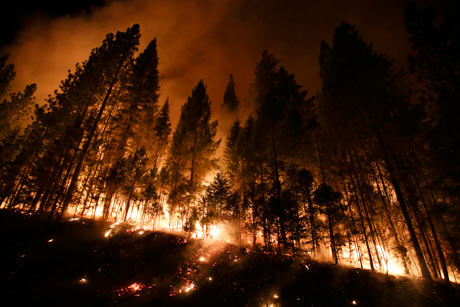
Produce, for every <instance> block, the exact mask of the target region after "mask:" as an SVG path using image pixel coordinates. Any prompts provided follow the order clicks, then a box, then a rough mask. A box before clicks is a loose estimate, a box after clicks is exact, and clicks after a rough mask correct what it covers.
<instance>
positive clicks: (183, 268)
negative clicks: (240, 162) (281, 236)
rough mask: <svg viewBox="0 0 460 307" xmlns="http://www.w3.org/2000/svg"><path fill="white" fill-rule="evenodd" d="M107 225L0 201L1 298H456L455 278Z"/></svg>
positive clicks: (164, 301)
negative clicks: (399, 273)
mask: <svg viewBox="0 0 460 307" xmlns="http://www.w3.org/2000/svg"><path fill="white" fill-rule="evenodd" d="M109 226H110V225H109V224H108V223H105V222H96V221H91V220H81V219H79V220H73V221H70V220H67V221H65V222H62V223H59V224H55V223H46V222H44V221H42V220H40V219H38V218H37V217H35V216H27V215H24V214H22V213H19V212H16V213H13V212H7V211H4V210H2V211H0V240H1V241H0V242H2V243H3V247H2V251H1V253H0V263H1V264H2V265H1V274H2V275H1V276H2V278H1V282H2V284H3V285H2V294H3V295H2V296H3V301H4V302H10V303H8V304H6V305H11V306H22V305H32V304H33V305H38V306H46V305H60V306H70V305H84V306H89V305H102V306H105V305H122V306H133V305H153V306H177V305H187V306H195V305H206V306H230V305H232V306H270V305H273V306H332V305H333V306H353V305H359V306H458V305H460V287H458V286H457V285H445V284H442V283H430V282H427V281H424V280H421V279H412V278H407V277H395V276H387V275H384V274H378V273H371V272H369V271H366V270H360V269H353V268H347V267H343V266H336V265H333V264H327V263H319V262H315V261H313V260H312V259H308V258H293V257H290V256H282V255H275V254H272V253H267V252H265V253H264V252H262V251H251V250H249V249H244V248H243V249H241V248H238V247H236V246H234V245H231V244H227V243H225V242H220V241H214V242H206V241H202V240H193V239H187V238H186V237H183V236H179V235H173V234H168V233H162V232H154V231H142V230H140V229H135V228H130V227H129V226H126V225H117V226H116V227H114V228H113V229H112V231H110V233H108V232H107V231H108V229H109ZM105 235H107V237H106V236H105ZM2 305H3V304H2Z"/></svg>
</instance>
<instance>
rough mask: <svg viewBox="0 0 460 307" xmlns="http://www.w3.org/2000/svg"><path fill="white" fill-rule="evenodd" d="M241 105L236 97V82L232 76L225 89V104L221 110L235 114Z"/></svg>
mask: <svg viewBox="0 0 460 307" xmlns="http://www.w3.org/2000/svg"><path fill="white" fill-rule="evenodd" d="M239 104H240V101H239V100H238V98H237V97H236V92H235V82H234V81H233V75H232V74H230V76H229V78H228V83H227V87H226V88H225V93H224V102H223V103H222V106H221V108H222V109H224V110H226V111H229V112H235V111H236V109H238V106H239Z"/></svg>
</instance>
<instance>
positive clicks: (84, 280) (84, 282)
mask: <svg viewBox="0 0 460 307" xmlns="http://www.w3.org/2000/svg"><path fill="white" fill-rule="evenodd" d="M78 283H80V284H87V283H88V280H87V279H86V278H82V279H80V280H79V281H78Z"/></svg>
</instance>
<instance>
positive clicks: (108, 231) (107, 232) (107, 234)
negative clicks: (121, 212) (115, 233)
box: [104, 229, 112, 238]
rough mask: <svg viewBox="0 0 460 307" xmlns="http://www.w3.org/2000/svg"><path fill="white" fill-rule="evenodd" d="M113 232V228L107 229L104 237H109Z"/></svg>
mask: <svg viewBox="0 0 460 307" xmlns="http://www.w3.org/2000/svg"><path fill="white" fill-rule="evenodd" d="M111 233H112V229H109V230H107V231H106V232H105V234H104V237H106V238H108V237H109V236H110V234H111Z"/></svg>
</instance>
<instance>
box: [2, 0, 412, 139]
mask: <svg viewBox="0 0 460 307" xmlns="http://www.w3.org/2000/svg"><path fill="white" fill-rule="evenodd" d="M336 2H337V1H331V0H327V1H321V2H320V1H300V0H299V1H297V0H291V1H275V0H266V1H258V0H235V1H231V0H220V1H212V0H192V1H183V0H157V1H146V0H126V1H115V2H111V3H108V4H107V6H105V7H99V8H93V9H91V10H90V11H89V13H82V14H80V15H71V16H63V17H59V18H49V17H46V16H43V15H37V16H33V17H31V18H29V19H28V20H27V21H26V23H25V24H24V25H23V27H22V30H21V31H20V32H19V33H18V34H17V36H16V40H15V41H14V43H12V44H11V45H10V46H8V47H7V48H6V51H7V52H8V53H10V61H11V62H12V63H14V64H15V67H16V71H17V78H16V80H15V83H14V89H15V90H19V89H22V88H23V87H24V85H25V84H28V83H34V82H35V83H37V84H38V91H37V95H36V96H37V100H38V103H43V100H44V99H45V98H46V97H47V96H48V95H49V94H52V93H53V91H54V90H55V89H56V88H58V86H59V82H60V81H61V80H62V79H64V78H65V77H66V73H67V70H68V69H70V70H73V67H74V65H75V64H76V63H77V62H82V61H84V60H85V59H87V57H88V55H89V53H90V51H91V49H92V48H94V47H97V46H99V45H100V44H101V42H102V40H103V39H104V37H105V35H106V34H107V33H110V32H116V31H117V30H122V31H124V30H125V29H126V28H127V27H129V26H131V25H132V24H134V23H138V24H140V26H141V34H142V37H141V45H140V48H139V50H140V51H142V50H143V48H144V47H145V46H146V45H147V44H148V43H149V41H150V40H151V39H153V38H154V37H156V38H157V41H158V53H159V57H160V64H159V71H160V86H161V97H160V104H162V103H163V102H164V100H165V99H166V98H167V97H169V99H170V106H171V119H172V123H173V125H175V124H176V123H177V120H178V117H179V113H180V107H181V105H182V104H183V103H184V102H185V101H186V99H187V96H188V95H190V93H191V90H192V88H193V87H194V86H195V85H196V84H197V82H198V81H199V79H201V78H202V79H203V80H204V82H205V84H206V85H207V86H208V93H209V96H210V98H211V100H212V102H213V104H212V112H213V117H214V118H215V119H219V122H220V123H219V133H218V136H219V137H222V138H225V135H226V133H227V132H228V130H229V128H230V126H231V122H232V121H233V120H234V119H236V117H237V116H238V117H239V118H240V119H241V120H244V119H245V117H246V116H247V115H248V113H249V112H250V110H251V105H250V99H248V89H249V86H250V83H251V81H252V79H253V72H254V68H255V64H256V62H257V61H258V60H259V58H260V55H261V54H262V52H263V50H265V49H267V50H268V51H270V52H272V53H274V54H275V56H277V57H278V58H280V59H281V65H284V66H286V68H287V69H288V71H290V72H292V73H294V74H295V75H296V78H297V81H298V82H299V83H300V84H303V85H304V88H305V89H306V90H308V91H309V93H310V95H313V94H315V93H316V92H317V91H318V90H319V87H320V80H319V67H318V55H319V44H320V41H321V40H322V39H324V40H326V41H331V39H332V36H333V31H334V28H335V27H336V26H337V25H338V24H339V23H340V22H341V21H342V20H345V21H348V22H351V23H354V24H355V25H356V26H357V27H358V29H359V30H360V31H361V33H362V34H363V37H364V38H365V39H366V40H367V41H371V42H373V43H374V45H375V48H376V50H377V51H379V52H383V53H386V54H387V55H389V56H390V57H396V58H397V59H399V60H401V61H402V62H404V61H405V58H406V55H407V53H408V50H409V44H408V42H407V35H406V33H405V31H404V27H403V21H402V18H403V7H402V4H401V3H399V2H400V1H392V2H389V1H381V3H375V1H373V2H367V1H358V0H350V1H347V2H346V3H336ZM230 73H232V74H233V76H234V79H235V84H236V91H237V95H238V97H239V99H240V101H241V104H242V106H241V107H240V109H241V110H240V111H239V112H238V113H237V114H235V115H229V114H223V113H222V112H220V106H221V104H222V100H223V94H224V90H225V86H226V84H227V81H228V76H229V74H230ZM221 147H222V146H221Z"/></svg>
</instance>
